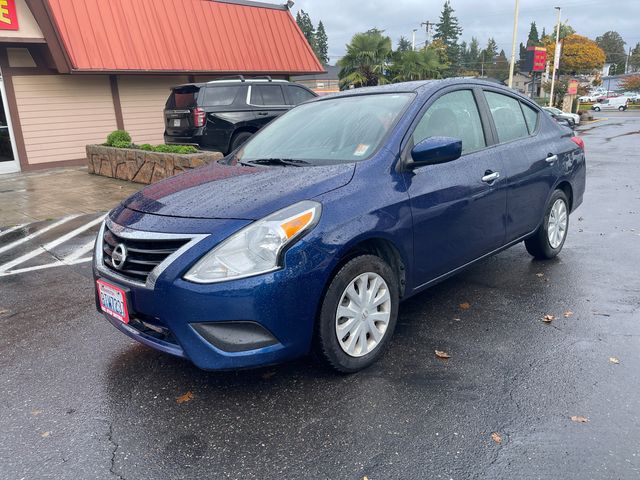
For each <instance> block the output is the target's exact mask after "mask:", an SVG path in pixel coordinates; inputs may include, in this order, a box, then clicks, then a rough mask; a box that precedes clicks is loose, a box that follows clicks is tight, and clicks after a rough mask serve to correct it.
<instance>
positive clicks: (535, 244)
mask: <svg viewBox="0 0 640 480" xmlns="http://www.w3.org/2000/svg"><path fill="white" fill-rule="evenodd" d="M558 202H562V203H563V204H564V205H563V208H562V207H558V205H559V204H558ZM554 207H555V208H554ZM552 211H553V213H552ZM562 211H564V216H563V215H562ZM558 213H560V215H558ZM553 218H557V219H558V220H556V222H554V221H553ZM550 221H551V223H550ZM554 225H555V227H554ZM562 225H564V229H562ZM550 227H551V234H550V233H549V231H550ZM568 231H569V200H568V199H567V195H566V194H565V193H564V192H563V191H562V190H560V189H558V190H556V191H554V192H553V194H552V195H551V198H550V199H549V203H548V204H547V208H546V209H545V214H544V219H543V220H542V224H541V225H540V226H539V227H538V229H537V230H536V232H535V233H534V234H533V235H532V236H531V237H529V238H527V239H526V240H525V241H524V244H525V247H527V251H528V252H529V253H530V254H531V255H533V257H534V258H536V259H538V260H549V259H551V258H554V257H555V256H557V255H558V254H559V253H560V251H561V250H562V247H563V246H564V242H565V240H566V239H567V233H568ZM554 232H556V234H555V235H554Z"/></svg>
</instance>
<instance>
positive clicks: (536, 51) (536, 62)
mask: <svg viewBox="0 0 640 480" xmlns="http://www.w3.org/2000/svg"><path fill="white" fill-rule="evenodd" d="M527 50H528V51H529V52H532V53H530V55H533V70H532V71H534V72H543V71H544V70H545V69H546V68H547V49H546V48H544V47H529V48H527Z"/></svg>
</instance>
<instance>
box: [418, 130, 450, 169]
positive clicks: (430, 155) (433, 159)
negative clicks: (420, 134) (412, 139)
mask: <svg viewBox="0 0 640 480" xmlns="http://www.w3.org/2000/svg"><path fill="white" fill-rule="evenodd" d="M461 155H462V140H460V139H457V138H452V137H429V138H427V139H426V140H422V141H421V142H420V143H418V144H417V145H416V146H414V147H413V149H412V150H411V159H410V161H409V167H410V168H414V167H419V166H422V165H435V164H437V163H446V162H451V161H453V160H457V159H458V158H460V156H461Z"/></svg>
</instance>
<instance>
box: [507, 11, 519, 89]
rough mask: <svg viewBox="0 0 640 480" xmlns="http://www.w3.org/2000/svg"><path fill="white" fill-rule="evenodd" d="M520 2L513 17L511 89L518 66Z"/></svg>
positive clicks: (510, 66) (510, 69)
mask: <svg viewBox="0 0 640 480" xmlns="http://www.w3.org/2000/svg"><path fill="white" fill-rule="evenodd" d="M519 10H520V0H516V11H515V14H514V16H513V37H512V39H511V63H510V64H509V88H511V87H513V69H514V68H515V65H516V38H517V36H518V13H519Z"/></svg>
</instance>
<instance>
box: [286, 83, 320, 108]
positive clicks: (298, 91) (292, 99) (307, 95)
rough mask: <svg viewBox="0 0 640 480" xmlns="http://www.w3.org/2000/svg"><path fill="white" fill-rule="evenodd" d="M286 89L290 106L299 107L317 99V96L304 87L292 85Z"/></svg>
mask: <svg viewBox="0 0 640 480" xmlns="http://www.w3.org/2000/svg"><path fill="white" fill-rule="evenodd" d="M286 88H287V95H288V97H289V105H298V104H300V103H303V102H306V101H307V100H311V99H312V98H315V96H314V95H313V94H312V93H311V92H309V91H308V90H305V89H304V88H302V87H297V86H295V85H290V86H288V87H286Z"/></svg>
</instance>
